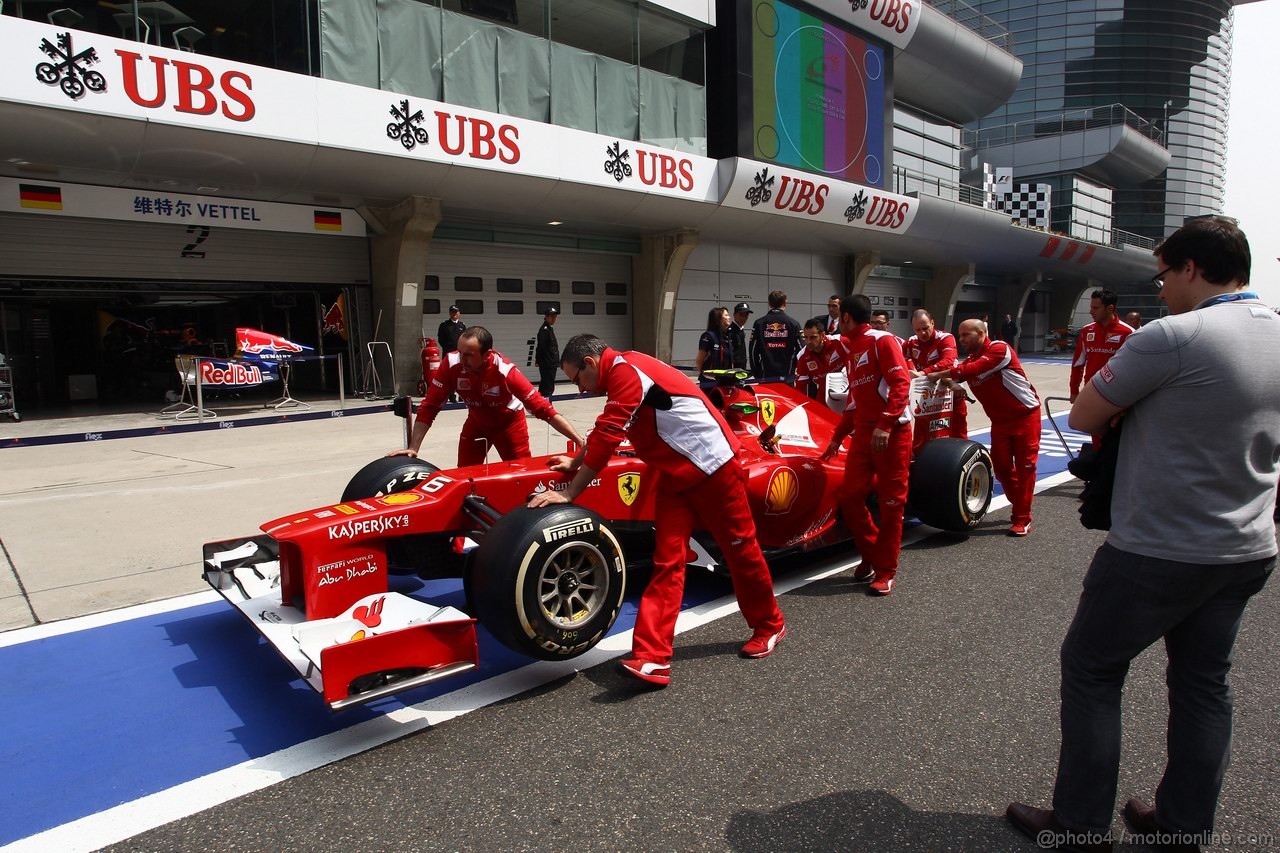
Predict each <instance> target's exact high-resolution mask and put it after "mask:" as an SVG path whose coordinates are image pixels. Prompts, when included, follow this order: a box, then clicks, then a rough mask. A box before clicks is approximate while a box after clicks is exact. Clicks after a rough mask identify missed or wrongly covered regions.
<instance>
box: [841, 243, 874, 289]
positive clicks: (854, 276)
mask: <svg viewBox="0 0 1280 853" xmlns="http://www.w3.org/2000/svg"><path fill="white" fill-rule="evenodd" d="M878 266H880V253H879V252H858V253H857V254H854V255H849V256H848V263H846V264H845V288H844V292H845V294H847V295H849V296H852V295H853V294H855V293H862V291H863V290H864V289H866V286H867V278H869V277H870V275H871V271H872V270H873V269H875V268H876V267H878Z"/></svg>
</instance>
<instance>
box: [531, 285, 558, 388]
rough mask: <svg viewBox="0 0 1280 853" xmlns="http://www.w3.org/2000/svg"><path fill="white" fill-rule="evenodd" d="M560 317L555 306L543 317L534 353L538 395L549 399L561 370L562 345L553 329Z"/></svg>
mask: <svg viewBox="0 0 1280 853" xmlns="http://www.w3.org/2000/svg"><path fill="white" fill-rule="evenodd" d="M559 316H560V309H559V308H557V307H555V306H554V305H552V306H551V307H550V308H548V309H547V313H545V314H543V315H542V328H540V329H538V344H537V346H536V347H535V349H534V351H533V363H534V364H536V365H538V393H539V394H541V395H542V396H544V397H547V398H548V399H549V398H550V397H551V392H553V391H555V390H556V371H557V370H559V369H560V345H559V344H557V343H556V331H555V329H553V328H552V326H554V325H555V324H556V318H558V317H559Z"/></svg>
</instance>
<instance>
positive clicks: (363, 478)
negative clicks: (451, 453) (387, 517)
mask: <svg viewBox="0 0 1280 853" xmlns="http://www.w3.org/2000/svg"><path fill="white" fill-rule="evenodd" d="M439 470H440V469H439V468H437V467H436V466H435V465H432V464H431V463H430V462H427V461H426V460H425V459H418V458H416V457H413V456H383V457H382V458H381V459H375V460H373V461H372V462H370V463H369V464H368V465H366V466H364V467H363V468H361V469H360V470H359V471H357V472H356V475H355V476H354V477H352V478H351V481H350V482H349V483H347V487H346V489H344V490H343V492H342V500H343V501H357V500H360V499H361V498H376V497H380V496H382V495H389V494H392V493H393V492H403V491H404V490H406V489H412V488H413V487H414V486H416V485H418V484H419V483H422V482H424V481H425V480H428V479H430V478H431V475H432V474H434V473H436V472H437V471H439Z"/></svg>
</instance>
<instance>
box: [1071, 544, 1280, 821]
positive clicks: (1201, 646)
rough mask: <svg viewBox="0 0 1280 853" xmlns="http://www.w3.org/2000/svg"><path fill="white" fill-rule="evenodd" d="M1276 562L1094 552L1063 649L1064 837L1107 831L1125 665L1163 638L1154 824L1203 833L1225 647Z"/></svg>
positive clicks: (1221, 756) (1219, 766)
mask: <svg viewBox="0 0 1280 853" xmlns="http://www.w3.org/2000/svg"><path fill="white" fill-rule="evenodd" d="M1275 564H1276V558H1275V557H1268V558H1266V559H1262V560H1252V561H1249V562H1246V563H1229V564H1224V565H1209V564H1200V563H1179V562H1175V561H1173V560H1160V559H1155V558H1153V557H1143V556H1141V555H1138V554H1132V553H1129V552H1127V551H1121V550H1119V549H1118V548H1113V547H1112V546H1110V545H1103V546H1102V547H1101V548H1099V549H1098V551H1097V553H1096V554H1094V557H1093V563H1092V564H1091V565H1090V566H1089V571H1088V573H1087V574H1086V575H1085V578H1084V592H1083V593H1081V595H1080V603H1079V605H1078V606H1077V608H1076V615H1075V619H1074V620H1072V622H1071V627H1070V628H1069V629H1068V630H1067V636H1066V639H1064V640H1063V641H1062V712H1061V713H1062V749H1061V752H1060V753H1059V756H1058V781H1057V784H1056V786H1055V788H1054V791H1053V808H1054V812H1055V815H1056V816H1057V818H1058V820H1059V821H1060V822H1061V823H1062V824H1063V825H1064V826H1067V827H1069V828H1071V829H1076V830H1082V831H1087V832H1099V833H1105V832H1106V831H1107V830H1108V829H1109V828H1110V826H1111V821H1112V818H1113V816H1114V814H1115V803H1116V785H1117V776H1118V775H1119V772H1120V694H1121V691H1122V690H1123V688H1124V680H1125V676H1126V675H1127V674H1128V672H1129V663H1130V661H1132V660H1133V659H1134V658H1135V657H1137V656H1138V655H1139V654H1141V653H1142V651H1143V650H1145V649H1147V648H1148V647H1150V646H1151V645H1152V644H1153V643H1155V642H1156V641H1157V640H1159V639H1161V638H1162V637H1163V638H1164V643H1165V652H1166V653H1167V655H1168V660H1169V663H1168V668H1167V670H1166V683H1167V684H1168V686H1169V730H1168V735H1167V739H1168V754H1169V760H1168V764H1167V765H1166V766H1165V771H1164V778H1163V779H1162V780H1161V782H1160V787H1159V788H1158V789H1157V790H1156V804H1157V805H1156V809H1157V812H1156V820H1157V821H1158V822H1159V824H1160V826H1161V827H1162V828H1163V829H1165V830H1168V831H1170V832H1184V833H1192V834H1194V833H1199V832H1209V831H1211V830H1212V829H1213V817H1214V812H1215V811H1216V809H1217V805H1218V793H1219V791H1220V790H1221V789H1222V779H1223V776H1224V775H1225V774H1226V770H1227V763H1228V761H1229V758H1230V751H1231V713H1232V696H1231V686H1230V684H1229V683H1228V680H1227V673H1228V672H1229V671H1230V669H1231V655H1232V651H1231V650H1232V646H1234V645H1235V641H1236V634H1237V632H1238V631H1239V630H1240V621H1241V619H1242V617H1243V616H1244V608H1245V605H1246V604H1247V603H1248V601H1249V598H1250V597H1251V596H1253V595H1254V594H1255V593H1257V592H1258V591H1259V590H1260V589H1262V587H1263V585H1264V584H1265V583H1266V582H1267V578H1268V577H1269V576H1270V573H1271V570H1272V569H1273V568H1274V567H1275Z"/></svg>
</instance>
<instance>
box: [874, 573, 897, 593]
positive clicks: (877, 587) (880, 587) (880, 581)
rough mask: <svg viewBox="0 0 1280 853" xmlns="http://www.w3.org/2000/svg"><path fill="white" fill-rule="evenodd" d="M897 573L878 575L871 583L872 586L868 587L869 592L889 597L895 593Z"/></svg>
mask: <svg viewBox="0 0 1280 853" xmlns="http://www.w3.org/2000/svg"><path fill="white" fill-rule="evenodd" d="M896 576H897V573H896V572H895V573H893V574H890V573H888V572H881V573H877V574H876V578H875V580H873V581H872V582H871V586H869V587H867V591H868V592H870V593H872V594H873V595H888V594H889V593H891V592H893V582H894V580H895V578H896Z"/></svg>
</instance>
